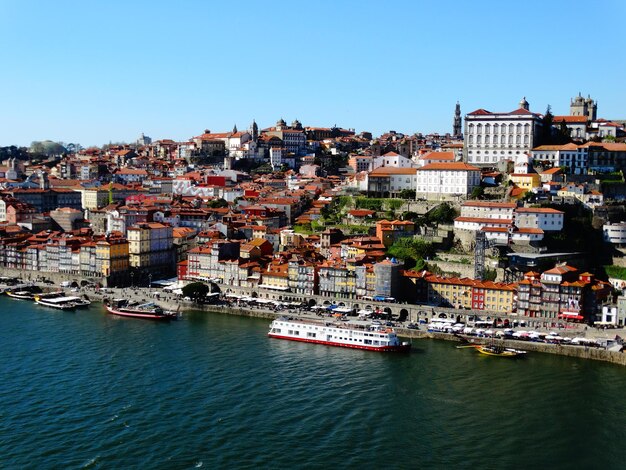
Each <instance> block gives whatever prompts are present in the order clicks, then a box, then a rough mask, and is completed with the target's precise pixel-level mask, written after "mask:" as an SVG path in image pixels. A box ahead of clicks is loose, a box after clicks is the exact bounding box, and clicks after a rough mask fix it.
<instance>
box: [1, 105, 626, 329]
mask: <svg viewBox="0 0 626 470" xmlns="http://www.w3.org/2000/svg"><path fill="white" fill-rule="evenodd" d="M547 125H550V126H552V128H551V129H550V130H549V132H546V128H545V127H546V126H547ZM558 133H560V134H559V135H561V137H562V136H563V135H564V134H567V136H568V140H569V141H568V142H566V143H558V144H555V143H546V142H545V141H544V140H545V138H546V136H550V135H556V134H558ZM624 136H625V134H624V122H623V121H619V120H604V119H598V118H597V103H595V102H594V101H593V100H591V99H590V98H583V97H581V96H578V97H576V98H574V99H573V100H572V102H571V106H570V114H569V115H567V116H552V117H551V120H550V121H548V120H546V116H544V115H541V114H538V113H534V112H531V111H530V106H529V104H528V102H527V101H526V100H525V99H523V100H522V101H521V102H520V103H519V106H518V108H517V109H515V110H513V111H511V112H502V113H493V112H489V111H486V110H485V109H478V110H476V111H473V112H471V113H468V114H467V115H466V116H465V124H464V127H463V124H462V118H461V112H460V105H459V104H458V103H457V106H456V109H455V115H454V128H453V132H452V133H450V134H445V135H439V134H430V135H422V134H413V135H405V134H402V133H399V132H396V131H389V132H388V133H385V134H383V135H381V136H379V137H377V138H374V137H373V136H372V135H371V134H370V133H368V132H362V133H360V134H356V132H355V131H354V130H353V129H344V128H340V127H337V126H334V127H329V128H323V127H305V126H303V125H302V123H300V122H299V121H298V120H294V121H293V122H292V123H291V124H290V125H288V124H287V123H286V122H285V121H284V120H283V119H280V120H278V121H277V122H276V124H275V125H274V126H271V127H267V128H264V129H259V127H258V126H257V124H256V122H253V123H252V125H251V126H250V129H248V130H244V131H239V130H238V129H237V126H235V127H234V128H233V130H232V131H231V132H212V131H210V130H208V129H206V130H204V132H202V133H200V134H199V135H198V136H196V137H192V138H190V139H189V140H186V141H174V140H169V139H162V140H156V141H152V139H150V138H149V137H147V136H145V135H143V134H142V136H141V137H140V138H139V139H138V141H137V142H136V143H134V144H124V145H109V146H105V147H103V148H88V149H73V151H72V152H68V153H65V154H63V155H50V156H46V157H42V158H40V159H39V160H33V161H26V160H18V159H16V158H12V157H10V158H8V159H7V160H5V161H3V162H2V166H0V245H1V247H0V266H2V267H5V268H13V269H16V270H21V271H25V272H27V273H30V274H31V276H35V277H41V276H45V275H46V273H50V274H52V273H61V274H65V275H68V276H76V277H80V278H84V279H87V280H89V281H93V282H98V283H100V284H102V285H129V284H140V283H141V284H142V285H146V284H145V283H146V282H151V280H152V279H158V278H165V277H171V276H177V277H178V279H179V280H180V281H181V282H192V281H201V282H211V283H216V284H218V285H224V286H229V285H230V286H239V287H247V288H250V289H255V290H256V289H268V290H273V291H282V292H293V293H299V294H306V295H321V296H327V297H332V298H336V299H374V298H378V299H388V300H391V299H395V300H398V301H409V302H419V303H427V304H430V305H445V306H449V307H454V308H460V309H472V310H480V311H483V310H484V311H492V312H499V313H512V312H516V313H518V314H520V315H523V316H527V317H535V318H536V317H542V318H545V319H547V320H550V321H561V320H564V321H587V320H590V319H592V318H593V314H594V312H595V311H597V309H598V308H599V306H600V305H601V304H602V303H603V302H605V301H606V300H607V299H608V294H609V291H610V288H609V287H608V286H609V284H607V283H605V282H603V281H600V280H597V279H596V278H595V277H594V276H593V275H591V274H589V273H582V274H578V272H577V271H576V269H575V268H572V267H571V266H568V265H566V264H565V265H563V264H560V265H557V267H556V268H553V269H546V270H545V271H544V272H543V273H537V272H534V271H530V272H526V273H525V274H524V275H523V277H522V278H517V279H508V282H495V281H486V280H483V279H471V278H469V277H461V276H459V275H453V274H454V273H448V275H446V273H445V272H429V271H428V270H421V271H417V270H412V269H407V267H406V266H405V263H404V260H402V259H396V258H394V257H393V256H391V255H390V254H389V249H390V247H391V246H393V245H394V243H396V242H397V241H398V240H400V239H402V238H409V239H413V238H420V237H430V238H429V240H438V239H439V238H441V237H440V236H439V235H440V233H439V231H438V230H440V229H439V228H437V227H435V228H431V229H430V230H431V232H432V233H430V232H428V230H425V229H424V227H423V226H422V227H420V226H419V224H418V223H416V222H415V219H410V218H409V219H406V220H403V219H402V217H401V216H402V213H403V212H410V211H409V209H410V210H411V211H412V210H413V207H412V206H410V204H409V202H410V203H411V204H417V209H415V210H418V212H419V211H422V212H421V214H422V215H425V214H427V213H428V212H429V211H431V210H433V209H435V208H437V207H438V206H439V205H440V204H441V203H442V202H443V201H449V202H450V203H452V204H453V205H454V206H455V207H457V209H458V215H457V217H456V218H454V221H453V224H451V225H450V227H449V229H450V232H451V233H452V234H453V237H452V238H453V239H454V241H455V242H458V245H459V246H463V247H465V249H466V250H469V252H470V253H471V252H472V250H473V249H474V247H475V246H476V243H477V242H476V240H477V236H478V234H480V235H481V236H483V235H484V238H485V239H486V240H487V242H486V243H487V246H501V247H508V248H510V247H522V248H521V249H522V251H523V250H530V251H533V250H535V251H538V252H541V250H542V249H543V248H542V242H543V240H544V238H545V237H546V236H548V234H550V233H558V232H560V231H562V230H563V229H564V226H565V225H566V222H567V221H566V217H565V211H563V210H559V209H555V208H554V207H545V205H543V206H542V205H538V204H531V203H529V202H528V201H529V199H528V196H529V194H530V195H532V196H533V197H534V198H535V200H534V202H535V203H536V202H541V201H547V202H552V203H554V204H561V205H562V204H580V205H582V206H584V207H585V208H587V209H589V210H592V211H600V210H602V209H603V208H606V205H605V199H608V198H611V199H613V200H615V199H620V198H621V199H623V198H624V196H626V188H624V187H621V186H620V181H617V182H616V183H617V184H613V185H611V186H610V187H609V188H608V189H607V188H604V189H603V186H602V185H601V184H600V183H599V182H598V180H597V175H598V174H599V173H610V172H619V171H621V170H622V169H623V168H624V167H625V166H626V143H624V142H623V138H624ZM251 170H252V171H251ZM621 183H623V179H622V181H621ZM486 190H493V191H494V192H493V194H494V195H495V197H493V198H492V199H490V200H478V199H476V197H478V196H477V195H479V194H482V193H483V192H484V191H486ZM477 191H478V192H477ZM608 191H612V192H611V193H610V194H609V193H608ZM359 194H360V195H363V196H368V197H370V198H381V199H383V200H386V199H387V198H394V197H397V198H402V199H403V200H404V201H405V205H404V206H403V209H402V210H395V209H389V208H387V209H386V210H381V209H380V208H379V209H371V208H368V207H347V208H346V209H345V210H343V209H341V208H338V206H337V205H336V204H335V203H336V201H337V200H339V198H341V197H344V196H346V195H348V196H349V195H352V196H356V195H359ZM329 211H330V212H332V211H339V212H340V214H337V215H338V216H340V217H339V222H336V223H338V224H339V225H341V228H339V227H337V226H334V225H333V224H329V223H328V219H329V216H328V212H329ZM390 212H393V214H390ZM606 220H607V221H609V220H610V218H607V219H606ZM316 224H317V225H316ZM422 225H423V224H422ZM315 227H318V228H319V227H321V228H320V229H319V230H315V229H313V228H315ZM604 233H605V239H606V241H607V242H609V243H614V244H615V245H623V244H625V243H626V235H624V234H625V233H626V229H624V227H623V224H619V223H618V224H611V223H610V222H608V223H607V224H606V225H605V229H604ZM438 237H439V238H438ZM556 261H558V260H555V262H556ZM553 265H554V264H553Z"/></svg>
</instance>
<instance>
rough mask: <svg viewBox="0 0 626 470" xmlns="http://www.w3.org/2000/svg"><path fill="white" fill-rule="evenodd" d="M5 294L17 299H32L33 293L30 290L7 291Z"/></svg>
mask: <svg viewBox="0 0 626 470" xmlns="http://www.w3.org/2000/svg"><path fill="white" fill-rule="evenodd" d="M7 295H8V296H9V297H11V298H12V299H17V300H33V299H34V298H35V293H34V292H32V291H30V290H18V291H12V290H11V291H7Z"/></svg>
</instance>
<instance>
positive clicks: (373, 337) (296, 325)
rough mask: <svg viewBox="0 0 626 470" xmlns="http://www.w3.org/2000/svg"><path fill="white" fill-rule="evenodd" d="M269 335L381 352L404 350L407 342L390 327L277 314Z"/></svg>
mask: <svg viewBox="0 0 626 470" xmlns="http://www.w3.org/2000/svg"><path fill="white" fill-rule="evenodd" d="M267 335H268V336H269V337H270V338H278V339H287V340H291V341H302V342H305V343H316V344H324V345H326V346H339V347H343V348H353V349H365V350H368V351H381V352H407V351H409V350H410V349H411V343H408V342H403V341H400V339H399V338H398V336H397V334H396V332H395V331H394V330H393V329H392V328H386V327H382V326H372V325H369V326H364V325H354V324H346V323H342V324H340V325H338V324H333V323H318V322H314V321H309V320H296V319H292V318H285V317H281V318H277V319H276V320H274V321H273V322H272V323H271V324H270V331H269V332H268V334H267Z"/></svg>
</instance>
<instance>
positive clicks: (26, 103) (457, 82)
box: [0, 0, 626, 146]
mask: <svg viewBox="0 0 626 470" xmlns="http://www.w3.org/2000/svg"><path fill="white" fill-rule="evenodd" d="M625 13H626V2H623V1H622V0H613V1H598V2H588V1H586V2H582V1H574V0H573V1H548V0H541V1H534V0H526V1H519V2H517V1H503V0H499V1H483V2H465V1H458V2H452V1H444V0H442V1H417V0H415V1H384V2H382V1H365V0H362V1H326V0H322V1H313V2H298V1H294V0H291V1H289V2H284V1H271V2H261V1H258V2H253V1H245V0H238V1H228V2H226V1H223V2H218V1H191V0H189V1H185V0H181V1H156V0H155V1H138V0H137V1H132V0H125V1H118V0H107V1H85V0H75V1H64V0H55V1H37V2H36V1H29V0H0V44H2V47H0V64H2V68H1V70H2V73H0V90H1V91H0V146H4V145H10V144H16V145H28V144H30V142H31V141H33V140H44V139H51V140H60V141H65V142H79V143H81V144H82V145H84V146H87V145H102V144H104V143H107V142H109V141H132V140H135V139H136V138H137V136H138V135H139V134H140V133H141V132H144V133H145V134H146V135H149V136H151V137H152V138H155V139H159V138H172V139H177V140H182V139H187V138H189V137H191V136H193V135H197V134H199V133H201V132H202V130H203V129H205V128H208V129H211V130H213V131H226V130H230V129H231V128H232V126H233V124H234V123H236V124H237V126H238V127H239V129H242V128H246V127H248V126H249V124H250V123H251V121H252V119H253V118H255V119H256V121H257V123H259V126H261V127H266V126H269V125H272V124H273V123H274V122H276V120H277V119H278V118H280V117H283V118H284V119H285V120H287V121H288V122H291V121H292V120H293V119H294V118H298V119H299V120H300V121H302V122H303V124H304V125H313V126H332V125H333V124H337V125H339V126H342V127H353V128H355V129H356V130H357V132H360V131H363V130H369V131H372V132H374V133H375V134H378V133H381V132H385V131H387V130H390V129H394V130H397V131H401V132H405V133H413V132H417V131H421V132H433V131H437V132H446V131H450V130H451V125H452V124H451V123H452V114H453V110H454V105H455V103H456V101H457V100H459V101H460V102H461V106H462V112H463V113H466V112H470V111H472V110H474V109H476V108H480V107H484V108H486V109H489V110H492V111H510V110H513V109H515V107H516V104H517V103H518V102H519V100H520V99H521V98H522V96H526V98H527V99H528V101H529V102H530V106H531V110H533V111H537V112H541V113H543V112H544V111H545V109H546V105H547V104H548V103H549V104H551V105H552V109H553V112H554V113H555V114H565V113H567V112H568V105H569V99H570V97H572V96H574V95H576V94H577V93H578V92H579V91H582V92H583V93H584V94H587V93H589V94H591V96H592V97H593V98H596V99H597V100H598V102H599V107H598V109H599V114H600V116H602V117H606V118H626V106H625V105H626V93H625V92H624V77H625V76H626V73H625V72H626V70H625V69H626V66H625V65H624V64H625V62H624V59H623V56H622V54H621V52H620V49H622V48H623V44H624V18H625Z"/></svg>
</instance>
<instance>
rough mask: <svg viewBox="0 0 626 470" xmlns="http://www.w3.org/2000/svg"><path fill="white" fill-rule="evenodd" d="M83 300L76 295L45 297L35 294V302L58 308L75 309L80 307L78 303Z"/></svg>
mask: <svg viewBox="0 0 626 470" xmlns="http://www.w3.org/2000/svg"><path fill="white" fill-rule="evenodd" d="M80 301H82V299H81V298H80V297H75V296H67V297H66V296H54V297H45V296H43V295H36V296H35V303H36V304H38V305H43V306H44V307H51V308H56V309H58V310H73V309H75V308H76V307H78V303H77V302H80Z"/></svg>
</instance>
